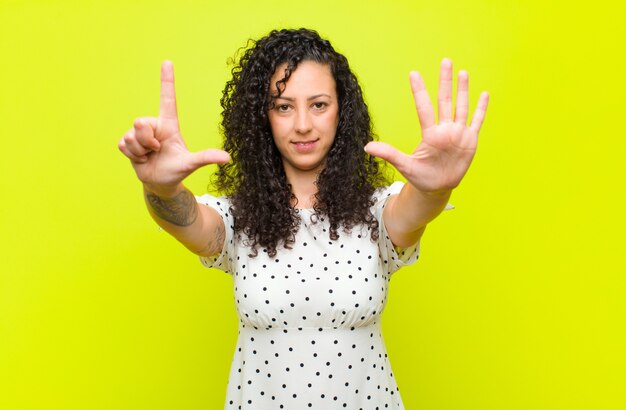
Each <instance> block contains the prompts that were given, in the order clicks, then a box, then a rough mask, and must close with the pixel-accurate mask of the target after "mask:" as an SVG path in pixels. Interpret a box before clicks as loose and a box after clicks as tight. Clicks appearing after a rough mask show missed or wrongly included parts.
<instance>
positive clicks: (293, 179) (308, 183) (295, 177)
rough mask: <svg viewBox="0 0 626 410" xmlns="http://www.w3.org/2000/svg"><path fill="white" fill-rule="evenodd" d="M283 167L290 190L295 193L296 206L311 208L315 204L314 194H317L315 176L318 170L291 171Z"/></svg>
mask: <svg viewBox="0 0 626 410" xmlns="http://www.w3.org/2000/svg"><path fill="white" fill-rule="evenodd" d="M290 171H291V170H289V169H287V168H286V169H285V174H286V175H287V181H288V182H289V184H290V185H291V191H292V192H293V194H294V195H295V197H296V199H297V200H298V203H297V204H295V207H296V208H313V206H314V205H315V194H317V191H318V189H317V185H316V182H317V176H318V174H319V172H320V170H314V171H309V172H293V171H291V172H290Z"/></svg>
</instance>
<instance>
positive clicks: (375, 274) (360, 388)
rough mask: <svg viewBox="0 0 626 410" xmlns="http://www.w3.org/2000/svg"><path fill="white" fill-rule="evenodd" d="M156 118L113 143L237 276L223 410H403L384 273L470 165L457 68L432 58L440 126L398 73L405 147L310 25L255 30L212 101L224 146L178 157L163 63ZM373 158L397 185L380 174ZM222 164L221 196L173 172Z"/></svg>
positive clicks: (161, 202) (189, 233)
mask: <svg viewBox="0 0 626 410" xmlns="http://www.w3.org/2000/svg"><path fill="white" fill-rule="evenodd" d="M161 81H162V85H161V86H162V89H161V108H160V114H159V117H157V118H151V117H150V118H139V119H137V120H135V123H134V127H133V128H132V129H131V130H130V131H129V132H128V133H126V135H124V137H123V138H122V139H121V141H120V143H119V148H120V150H121V151H122V152H123V153H124V154H125V155H126V156H127V157H128V158H130V160H131V164H132V165H133V167H134V169H135V172H136V174H137V176H138V178H139V179H140V180H141V181H142V183H143V186H144V192H145V199H146V202H147V206H148V210H149V212H150V214H151V215H152V217H153V218H154V219H155V221H156V222H157V223H158V224H159V225H161V226H162V227H163V228H164V229H166V230H167V231H168V232H169V233H171V234H172V235H173V236H174V237H175V238H176V239H178V240H179V241H180V242H181V243H183V244H184V245H185V246H186V247H187V248H189V249H190V250H191V251H192V252H194V253H196V254H198V255H200V257H201V261H202V262H203V263H204V264H205V265H206V266H209V267H215V268H218V269H221V270H223V271H225V272H228V273H230V274H231V275H232V276H233V280H234V291H235V301H236V309H237V314H238V317H239V337H238V342H237V348H236V351H235V355H234V358H233V363H232V367H231V372H230V378H229V383H228V391H227V398H226V408H251V409H274V408H276V409H281V408H285V409H300V408H322V409H328V408H349V409H359V408H363V409H375V408H396V409H400V408H403V404H402V400H401V398H400V395H399V392H398V387H397V385H396V382H395V380H394V377H393V373H392V372H391V368H390V364H389V361H388V358H387V354H386V352H385V346H384V341H383V338H382V334H381V331H380V317H381V314H382V311H383V308H384V306H385V302H386V297H387V285H388V282H389V280H390V277H391V275H392V273H393V272H395V271H396V270H397V269H399V268H400V267H402V266H404V265H406V264H410V263H413V262H414V261H415V260H417V257H418V253H419V240H420V238H421V236H422V234H423V232H424V229H425V227H426V225H427V224H428V222H430V221H431V220H433V219H434V218H435V217H436V216H437V215H438V214H439V213H440V212H441V211H442V210H443V209H444V207H445V206H446V204H447V201H448V199H449V197H450V194H451V191H452V189H453V188H455V187H456V186H457V185H458V184H459V183H460V181H461V179H462V178H463V176H464V175H465V173H466V172H467V170H468V168H469V165H470V163H471V161H472V157H473V155H474V153H475V150H476V142H477V136H478V132H479V130H480V127H481V125H482V122H483V120H484V117H485V112H486V109H487V104H488V94H487V93H483V94H482V95H481V97H480V100H479V102H478V106H477V108H476V112H475V114H474V116H473V118H472V122H471V125H470V126H467V125H466V123H467V118H468V74H467V73H466V72H464V71H461V72H459V83H458V91H457V102H456V112H455V113H454V116H453V108H452V63H451V62H450V61H449V60H447V59H444V60H443V62H442V64H441V79H440V86H439V122H438V123H436V122H435V118H434V110H433V108H432V105H431V103H430V100H429V97H428V94H427V92H426V90H425V87H424V83H423V81H422V79H421V77H420V76H419V74H418V73H416V72H412V73H411V75H410V81H411V87H412V90H413V94H414V97H415V104H416V107H417V112H418V116H419V120H420V123H421V128H422V141H421V142H420V144H419V145H418V146H417V148H416V149H415V151H414V152H413V153H412V154H411V155H406V154H403V153H401V152H399V151H397V150H396V149H395V148H393V147H391V146H389V145H387V144H384V143H381V142H373V136H372V132H371V125H370V118H369V115H368V112H367V106H366V105H365V103H364V101H363V97H362V95H361V89H360V87H359V85H358V82H357V80H356V77H355V76H354V74H353V73H352V72H351V71H350V68H349V66H348V63H347V61H346V59H345V57H344V56H342V55H341V54H339V53H337V52H336V51H335V50H334V49H333V48H332V46H331V45H330V43H329V42H328V41H326V40H323V39H321V38H320V37H319V36H318V34H317V33H316V32H314V31H310V30H306V29H300V30H281V31H273V32H271V33H270V34H269V35H268V36H266V37H264V38H262V39H260V40H258V41H256V42H253V44H252V47H250V48H249V49H248V50H246V51H245V53H244V54H243V56H242V57H241V59H240V60H239V64H238V66H236V67H235V69H233V79H232V80H231V81H229V82H228V83H227V85H226V88H225V90H224V95H223V98H222V107H223V108H224V112H223V121H222V126H223V130H224V135H225V142H224V151H222V150H215V149H209V150H206V151H202V152H198V153H191V152H189V151H188V150H187V148H186V147H185V144H184V141H183V138H182V136H181V135H180V131H179V127H178V117H177V112H176V99H175V92H174V76H173V68H172V64H171V63H170V62H165V63H163V66H162V71H161ZM374 157H379V158H382V159H384V160H386V161H388V162H389V163H391V164H392V165H393V166H394V167H395V168H396V169H397V170H398V171H399V172H400V173H402V175H403V176H404V177H405V178H406V180H407V182H408V183H407V184H402V183H394V184H392V185H391V186H383V185H384V184H385V181H384V178H383V177H382V176H381V174H380V172H379V167H378V163H377V162H376V160H375V158H374ZM207 164H220V166H219V170H218V172H217V185H218V187H219V188H220V189H221V190H222V191H223V192H224V193H225V195H224V196H223V197H220V198H215V197H212V196H210V195H204V196H202V197H198V198H196V197H194V196H193V194H192V193H191V192H190V191H188V190H187V189H186V188H185V187H184V185H183V184H182V181H183V179H184V178H185V177H186V176H188V175H189V174H190V173H192V172H193V171H195V170H196V169H198V168H199V167H201V166H204V165H207Z"/></svg>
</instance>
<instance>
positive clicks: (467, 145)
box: [366, 59, 489, 193]
mask: <svg viewBox="0 0 626 410" xmlns="http://www.w3.org/2000/svg"><path fill="white" fill-rule="evenodd" d="M410 80H411V89H412V91H413V97H414V99H415V107H416V109H417V114H418V117H419V120H420V126H421V129H422V140H421V142H420V144H419V145H418V146H417V148H415V150H414V151H413V153H412V154H410V155H409V154H405V153H402V152H400V151H398V150H397V149H396V148H394V147H392V146H391V145H389V144H386V143H383V142H370V143H369V144H368V145H367V147H366V150H367V152H368V153H370V154H371V155H375V156H377V157H380V158H383V159H384V160H386V161H388V162H389V163H391V164H392V165H393V166H394V167H395V168H396V169H397V170H398V171H399V172H400V173H401V174H402V175H403V176H404V177H405V178H406V179H407V181H408V182H409V183H411V184H412V185H413V186H414V187H415V188H417V189H418V190H420V191H422V192H425V193H427V192H440V191H447V190H451V189H453V188H455V187H456V186H458V185H459V183H460V182H461V180H462V179H463V176H464V175H465V174H466V172H467V170H468V169H469V166H470V164H471V162H472V158H473V157H474V154H475V152H476V146H477V142H478V133H479V131H480V128H481V126H482V123H483V121H484V118H485V114H486V112H487V105H488V103H489V94H488V93H486V92H484V93H482V94H481V96H480V99H479V101H478V106H477V107H476V111H475V112H474V116H473V117H472V122H471V124H470V125H469V126H468V125H467V118H468V111H469V93H468V85H469V76H468V74H467V72H466V71H461V72H459V80H458V81H459V83H458V88H457V99H456V112H455V113H454V118H453V113H452V108H453V106H452V62H451V61H450V60H448V59H444V60H443V61H442V63H441V73H440V80H439V96H438V103H439V104H438V110H439V111H438V112H439V123H438V124H437V123H436V122H435V113H434V109H433V106H432V103H431V101H430V97H429V96H428V92H427V91H426V87H425V86H424V81H423V80H422V77H421V76H420V75H419V74H418V73H417V72H412V73H411V75H410Z"/></svg>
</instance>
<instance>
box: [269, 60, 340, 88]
mask: <svg viewBox="0 0 626 410" xmlns="http://www.w3.org/2000/svg"><path fill="white" fill-rule="evenodd" d="M285 68H287V63H283V64H281V65H279V66H278V67H277V68H276V71H275V72H274V75H272V79H271V80H270V81H271V88H270V92H271V93H272V94H274V93H275V92H276V82H277V81H280V80H281V79H282V78H283V77H284V76H285ZM285 85H286V87H285V89H284V91H283V93H282V95H283V96H289V95H292V94H309V93H319V92H325V93H328V94H331V95H334V94H335V93H336V89H335V88H336V84H335V78H334V77H333V74H332V72H331V71H330V66H329V65H328V64H321V63H318V62H315V61H303V62H301V63H300V64H298V66H297V67H296V69H295V70H294V71H293V72H292V73H291V76H289V80H287V83H286V84H285Z"/></svg>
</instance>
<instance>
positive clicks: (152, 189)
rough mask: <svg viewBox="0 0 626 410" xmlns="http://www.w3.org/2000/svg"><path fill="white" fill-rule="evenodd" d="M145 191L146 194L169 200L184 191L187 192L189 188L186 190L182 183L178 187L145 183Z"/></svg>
mask: <svg viewBox="0 0 626 410" xmlns="http://www.w3.org/2000/svg"><path fill="white" fill-rule="evenodd" d="M143 190H144V192H145V193H146V194H148V193H150V194H153V195H156V196H158V197H160V198H163V199H169V198H173V197H175V196H177V195H179V194H180V193H181V192H183V191H186V190H187V188H185V186H184V185H183V184H182V183H180V182H179V183H178V184H176V185H154V184H146V183H144V184H143Z"/></svg>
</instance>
